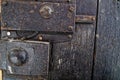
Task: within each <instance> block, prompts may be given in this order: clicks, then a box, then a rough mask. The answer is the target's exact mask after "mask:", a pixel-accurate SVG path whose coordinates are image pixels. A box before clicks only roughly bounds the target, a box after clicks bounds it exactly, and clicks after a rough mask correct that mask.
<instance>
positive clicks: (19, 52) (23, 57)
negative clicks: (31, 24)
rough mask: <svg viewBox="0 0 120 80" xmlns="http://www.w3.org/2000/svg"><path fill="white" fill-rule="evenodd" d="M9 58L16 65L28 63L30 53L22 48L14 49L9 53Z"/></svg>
mask: <svg viewBox="0 0 120 80" xmlns="http://www.w3.org/2000/svg"><path fill="white" fill-rule="evenodd" d="M8 59H9V61H10V63H12V64H14V65H15V66H21V65H23V64H25V63H26V61H27V59H28V53H27V52H26V51H25V50H24V49H21V48H15V49H12V50H11V51H10V52H9V54H8Z"/></svg>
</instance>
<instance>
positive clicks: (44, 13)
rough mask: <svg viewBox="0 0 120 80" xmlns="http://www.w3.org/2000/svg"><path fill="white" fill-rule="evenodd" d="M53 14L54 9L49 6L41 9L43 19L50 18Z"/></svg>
mask: <svg viewBox="0 0 120 80" xmlns="http://www.w3.org/2000/svg"><path fill="white" fill-rule="evenodd" d="M53 12H54V11H53V9H52V8H51V7H50V6H48V5H44V6H43V7H41V9H40V14H41V16H42V17H43V18H50V17H51V16H52V13H53Z"/></svg>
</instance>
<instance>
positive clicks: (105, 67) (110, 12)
mask: <svg viewBox="0 0 120 80" xmlns="http://www.w3.org/2000/svg"><path fill="white" fill-rule="evenodd" d="M119 7H120V1H119V0H118V1H117V0H100V1H99V12H98V26H97V36H96V37H97V42H96V58H95V66H94V79H93V80H120V8H119Z"/></svg>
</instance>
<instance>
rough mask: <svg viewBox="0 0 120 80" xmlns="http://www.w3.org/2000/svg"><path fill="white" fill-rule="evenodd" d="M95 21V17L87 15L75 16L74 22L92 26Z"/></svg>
mask: <svg viewBox="0 0 120 80" xmlns="http://www.w3.org/2000/svg"><path fill="white" fill-rule="evenodd" d="M95 20H96V17H95V16H89V15H76V16H75V22H76V23H80V24H93V23H94V22H95Z"/></svg>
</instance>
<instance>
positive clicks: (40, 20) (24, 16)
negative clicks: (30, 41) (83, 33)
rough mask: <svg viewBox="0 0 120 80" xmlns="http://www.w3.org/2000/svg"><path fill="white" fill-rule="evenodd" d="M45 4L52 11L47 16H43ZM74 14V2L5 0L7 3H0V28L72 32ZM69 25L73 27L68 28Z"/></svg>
mask: <svg viewBox="0 0 120 80" xmlns="http://www.w3.org/2000/svg"><path fill="white" fill-rule="evenodd" d="M45 6H47V9H48V10H50V12H52V13H50V14H51V15H50V17H49V18H45V17H44V7H45ZM48 7H49V8H48ZM42 9H43V10H42ZM45 9H46V8H45ZM41 11H43V12H41ZM45 13H46V12H45ZM74 16H75V4H66V3H51V2H34V1H32V2H31V1H29V2H27V1H14V0H11V1H8V2H7V5H5V4H3V5H2V25H3V27H2V28H1V29H2V30H28V31H47V32H51V31H52V32H73V31H74V27H75V26H74V25H75V20H74ZM4 24H6V26H4ZM69 26H72V27H73V28H72V29H71V30H70V29H69Z"/></svg>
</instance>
